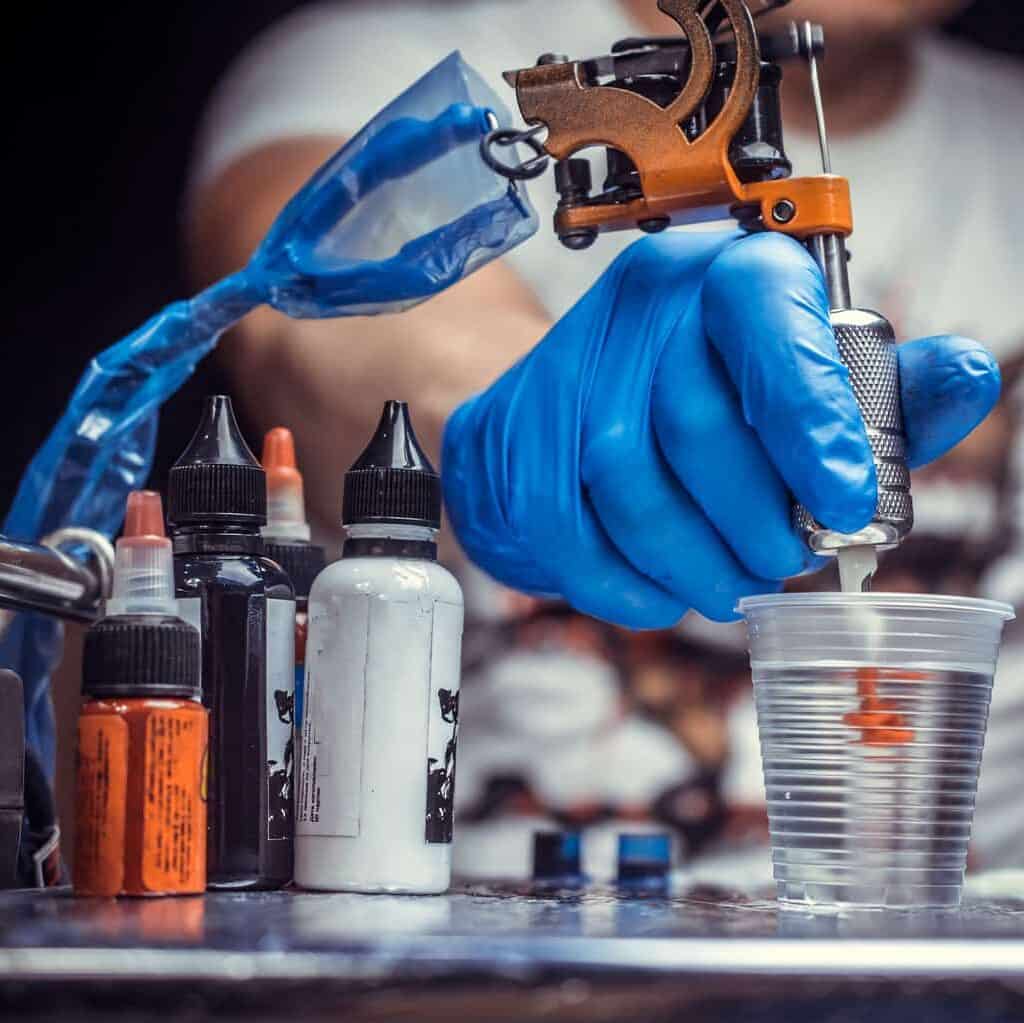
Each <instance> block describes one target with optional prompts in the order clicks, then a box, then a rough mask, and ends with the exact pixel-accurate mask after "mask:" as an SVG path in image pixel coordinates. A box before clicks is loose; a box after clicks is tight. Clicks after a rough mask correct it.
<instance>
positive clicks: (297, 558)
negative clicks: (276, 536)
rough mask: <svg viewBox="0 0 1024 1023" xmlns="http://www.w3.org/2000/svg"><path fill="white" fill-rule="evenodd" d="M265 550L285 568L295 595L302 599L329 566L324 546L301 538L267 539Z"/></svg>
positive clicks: (307, 594) (271, 558)
mask: <svg viewBox="0 0 1024 1023" xmlns="http://www.w3.org/2000/svg"><path fill="white" fill-rule="evenodd" d="M264 552H265V553H266V555H267V557H268V558H270V560H271V561H276V562H277V563H278V564H279V565H280V566H281V568H283V569H284V573H285V575H287V576H288V578H289V579H291V581H292V587H293V589H294V590H295V596H296V597H297V598H299V599H300V600H301V599H302V598H303V597H308V596H309V591H310V590H311V589H312V588H313V580H314V579H316V577H317V576H318V575H319V574H320V573H321V572H322V571H323V570H324V569H325V568H326V567H327V554H326V552H325V551H324V549H323V547H318V546H317V545H316V544H312V543H305V542H304V541H301V540H292V541H286V540H267V541H266V542H265V543H264Z"/></svg>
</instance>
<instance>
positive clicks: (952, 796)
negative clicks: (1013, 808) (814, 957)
mask: <svg viewBox="0 0 1024 1023" xmlns="http://www.w3.org/2000/svg"><path fill="white" fill-rule="evenodd" d="M740 611H741V612H742V613H743V614H744V615H745V616H746V619H747V629H748V634H749V640H750V657H751V666H752V669H753V676H754V693H755V698H756V702H757V717H758V729H759V731H760V736H761V754H762V759H763V764H764V778H765V787H766V790H767V799H768V818H769V823H770V826H771V843H772V863H773V867H774V874H775V881H776V884H777V887H778V895H779V900H780V903H781V904H782V906H784V907H786V908H797V909H800V910H803V911H808V910H810V911H824V912H834V911H837V910H842V909H845V908H850V909H865V908H871V909H887V908H899V909H918V908H920V909H925V908H927V909H939V908H956V907H957V906H959V904H960V895H961V891H962V888H963V879H964V871H965V869H966V866H967V847H968V843H969V841H970V837H971V825H972V822H973V818H974V801H975V796H976V794H977V789H978V774H979V770H980V767H981V754H982V747H983V745H984V741H985V728H986V725H987V722H988V711H989V703H990V699H991V694H992V678H993V675H994V674H995V668H996V660H997V658H998V654H999V644H1000V640H1001V637H1002V631H1003V626H1004V624H1005V623H1006V622H1008V621H1010V620H1011V619H1012V618H1013V617H1014V615H1013V609H1012V608H1010V607H1009V606H1007V605H1005V604H996V603H993V602H991V601H983V600H970V599H967V598H960V597H932V596H921V595H916V594H915V595H909V594H907V595H904V594H869V593H864V594H861V593H857V594H847V593H825V594H790V595H783V596H772V597H756V598H752V599H749V600H745V601H743V602H742V603H741V604H740Z"/></svg>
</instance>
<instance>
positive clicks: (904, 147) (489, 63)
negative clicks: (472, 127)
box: [193, 0, 1024, 862]
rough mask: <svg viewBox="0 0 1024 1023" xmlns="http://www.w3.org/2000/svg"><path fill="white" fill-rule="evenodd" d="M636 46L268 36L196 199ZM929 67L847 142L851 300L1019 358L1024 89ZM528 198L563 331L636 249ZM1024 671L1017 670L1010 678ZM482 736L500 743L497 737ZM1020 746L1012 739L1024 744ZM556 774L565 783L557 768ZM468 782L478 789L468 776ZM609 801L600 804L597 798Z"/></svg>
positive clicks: (806, 146) (560, 6) (330, 16)
mask: <svg viewBox="0 0 1024 1023" xmlns="http://www.w3.org/2000/svg"><path fill="white" fill-rule="evenodd" d="M638 33H639V34H648V33H645V32H644V30H643V28H642V27H641V26H639V25H637V24H635V23H633V22H632V21H631V20H630V19H629V18H628V17H627V15H626V14H625V12H624V10H623V9H622V8H621V7H620V6H619V5H618V4H617V3H615V2H614V0H462V2H456V0H452V2H444V3H441V2H438V0H393V2H383V3H376V4H370V3H343V4H342V3H339V4H322V5H319V6H315V7H310V8H306V9H304V10H303V11H301V12H299V13H298V14H295V15H293V16H292V17H290V18H288V19H286V20H284V21H282V22H280V23H279V24H278V25H276V26H275V27H273V28H272V29H270V30H269V31H268V32H267V33H265V34H264V35H263V36H262V37H261V38H259V39H258V40H257V41H256V42H255V43H254V44H253V45H252V46H251V47H250V49H249V50H248V52H247V53H245V54H244V55H243V56H242V58H241V59H240V60H239V62H238V63H237V64H236V66H235V67H234V68H233V69H232V70H231V72H230V73H229V75H228V76H227V77H226V79H225V80H224V82H223V83H222V85H221V87H220V89H219V91H218V93H217V95H216V96H215V98H214V101H213V104H212V106H211V108H210V111H209V114H208V116H207V119H206V122H205V125H204V128H203V131H202V135H201V138H200V143H199V147H198V151H197V156H196V162H195V166H194V171H193V188H195V187H196V186H197V185H199V184H201V183H203V182H205V181H208V180H210V179H211V178H212V177H214V176H216V174H217V173H218V172H220V171H222V170H223V169H225V168H226V167H227V166H228V165H229V164H230V163H232V162H233V161H234V160H236V159H238V158H239V157H241V156H242V155H244V154H245V153H246V152H249V151H251V150H254V149H256V148H258V147H261V146H263V145H265V144H267V143H270V142H274V141H279V140H281V139H283V138H287V137H296V136H309V135H321V136H330V137H339V138H340V137H347V136H351V135H353V134H354V133H355V132H356V131H358V130H359V128H361V127H362V125H363V124H364V123H365V122H366V121H367V120H369V119H370V118H371V117H372V116H373V115H374V114H375V113H376V112H377V111H378V110H380V109H381V108H382V107H384V106H385V105H386V104H387V103H388V102H389V101H390V100H391V99H392V98H393V97H394V96H396V95H397V94H398V93H399V92H401V91H402V90H404V89H405V88H406V87H407V86H408V85H409V84H410V83H411V82H413V81H414V80H415V79H417V78H418V77H419V76H420V75H421V74H423V73H424V72H426V71H427V70H429V69H430V68H431V67H432V66H433V65H434V64H436V63H437V61H438V60H440V59H441V58H442V57H443V56H444V55H446V54H447V53H449V52H450V51H452V50H454V49H459V50H461V51H462V54H463V56H464V57H465V58H466V60H468V61H469V62H470V63H471V64H472V65H473V66H474V67H475V68H476V69H477V70H478V71H479V72H480V73H481V74H482V75H483V76H484V78H485V79H486V80H488V81H489V82H490V83H491V84H492V85H493V86H494V88H495V89H496V90H498V91H499V93H500V92H504V93H505V94H506V95H507V99H508V103H509V106H510V107H514V96H513V94H512V92H511V90H509V89H507V87H506V86H505V85H504V83H503V81H502V79H501V72H502V71H505V70H508V69H512V68H520V67H527V66H530V65H532V64H533V63H534V62H535V60H536V58H537V56H538V54H539V52H541V51H542V50H550V51H560V52H565V53H568V54H570V55H572V56H573V57H587V56H595V55H598V54H602V53H606V52H608V50H609V48H610V46H611V44H612V43H613V42H614V41H616V40H617V39H620V38H623V37H626V36H629V35H636V34H638ZM915 60H916V75H915V81H914V87H913V93H912V95H911V97H910V100H909V102H908V103H907V104H906V105H905V106H904V107H903V109H902V111H901V112H900V113H899V114H898V115H897V116H896V117H895V118H894V119H892V120H890V121H888V122H887V123H886V124H884V125H883V126H881V127H879V128H878V129H876V130H873V131H871V132H869V133H865V134H861V135H858V136H855V137H848V138H835V139H833V163H834V166H835V169H836V170H837V172H838V173H842V174H844V175H846V176H847V177H849V178H850V179H851V181H852V184H853V195H854V210H855V216H856V233H855V234H854V237H853V239H852V241H851V249H852V252H853V255H854V260H853V264H852V268H851V269H852V274H853V283H854V294H855V301H856V302H857V304H859V305H862V306H867V307H871V308H877V309H881V310H883V311H884V312H885V313H886V315H888V316H889V317H890V318H891V319H892V320H893V321H894V323H895V325H896V327H897V332H898V333H899V334H900V335H901V336H903V337H919V336H927V335H930V334H935V333H942V332H950V331H952V332H959V333H962V334H965V335H967V336H971V337H976V338H978V339H979V340H982V341H984V342H985V343H987V344H988V345H989V346H990V347H991V348H992V349H993V350H994V351H995V352H996V353H997V354H998V355H999V356H1000V357H1002V358H1006V357H1008V356H1010V355H1013V354H1014V353H1015V352H1017V351H1018V350H1019V348H1020V347H1021V346H1022V345H1024V313H1022V312H1021V303H1020V301H1019V291H1020V289H1021V287H1022V284H1024V242H1022V240H1021V239H1024V204H1022V203H1020V202H1018V201H1015V196H1016V194H1017V191H1018V188H1017V184H1018V180H1017V179H1018V176H1019V174H1020V168H1021V167H1022V166H1024V128H1022V125H1021V118H1020V114H1021V111H1024V75H1022V74H1021V73H1020V71H1019V69H1018V68H1016V67H1013V66H1011V65H1008V64H1005V63H1003V62H1001V61H998V60H995V59H993V58H989V57H986V56H985V55H983V54H981V53H979V52H975V51H973V50H969V49H964V48H961V47H958V46H955V45H953V44H950V43H947V42H942V41H939V40H935V39H926V40H923V41H922V42H921V43H920V44H919V45H918V47H917V50H916V54H915ZM826 102H827V97H826ZM996 126H998V130H996ZM787 149H788V151H789V155H790V157H791V159H793V162H794V169H795V173H798V174H813V173H816V172H817V170H818V169H819V166H820V164H819V159H820V158H819V153H818V147H817V142H816V140H815V139H812V138H809V137H806V136H801V135H798V134H795V133H793V132H789V133H788V134H787ZM531 195H532V196H533V199H534V201H535V203H536V204H537V206H538V209H539V211H540V213H541V218H542V228H541V230H540V232H539V234H538V236H537V237H536V238H534V239H533V240H532V241H530V242H529V243H528V244H526V245H524V246H522V247H520V248H519V249H518V250H517V251H515V252H513V253H512V254H511V255H510V256H509V257H508V258H509V260H510V262H511V264H512V266H513V267H514V268H515V270H516V271H517V272H518V274H519V275H520V276H521V277H522V278H523V280H524V281H525V282H526V283H527V284H528V285H529V286H530V287H531V288H532V289H533V290H534V292H535V294H536V295H537V296H538V298H539V299H540V300H541V301H542V303H543V304H544V305H545V306H546V308H547V309H548V310H549V312H550V314H551V315H552V316H553V317H555V318H557V317H559V316H561V315H562V314H563V313H564V312H565V311H566V310H567V309H568V308H569V307H570V306H571V305H572V304H573V303H574V302H575V301H576V300H577V299H578V298H579V297H580V296H581V295H582V294H583V293H584V292H585V291H586V290H587V288H588V287H589V286H590V284H591V283H592V282H593V281H594V280H595V279H596V278H597V277H598V276H599V274H600V273H601V272H602V271H603V270H604V268H605V267H606V266H607V265H608V264H609V263H610V262H611V260H612V259H613V258H614V257H615V255H616V254H617V253H618V252H620V251H621V250H622V249H623V248H624V247H625V246H627V245H628V244H630V242H632V241H633V240H635V238H636V234H635V232H625V233H621V234H611V235H605V236H602V237H601V239H600V240H599V242H598V243H597V244H596V245H595V246H594V247H593V248H592V249H590V250H589V251H587V252H584V253H570V252H568V251H566V250H565V249H564V248H563V247H562V246H561V245H560V243H559V242H558V241H557V239H556V238H555V237H554V234H553V232H552V231H551V230H549V229H547V227H546V226H545V225H546V224H547V223H548V222H549V220H550V215H551V214H552V213H553V210H554V203H555V193H554V186H553V183H552V182H551V180H550V178H546V179H543V180H542V181H541V182H539V183H536V184H534V185H532V186H531ZM939 503H944V502H939ZM472 589H473V587H471V590H472ZM477 603H480V604H482V601H477ZM737 635H739V634H737ZM740 641H741V640H740ZM1020 649H1021V650H1022V651H1024V647H1021V648H1020ZM1021 662H1022V658H1021V657H1019V656H1015V657H1013V658H1012V659H1011V658H1008V659H1007V664H1008V665H1009V664H1012V665H1013V670H1012V671H1011V674H1014V675H1015V674H1016V669H1017V668H1018V667H1019V665H1020V664H1021ZM996 703H997V706H1000V705H1001V710H1000V713H999V714H997V715H994V717H995V718H1000V717H1005V716H1006V714H1007V713H1008V712H1010V713H1012V710H1013V708H1015V707H1018V706H1020V705H1024V678H1021V679H1020V680H1019V681H1018V679H1017V678H1016V677H1013V678H1006V679H1005V681H1004V682H1002V683H1001V684H1000V685H997V701H996ZM740 722H746V724H745V725H744V726H742V727H741V726H740ZM752 723H753V713H752V710H751V707H750V705H749V703H748V704H746V705H745V706H741V707H738V708H737V710H736V712H735V715H734V718H733V726H735V727H733V729H732V730H733V731H734V732H737V733H738V732H743V734H744V735H747V733H750V734H749V735H747V739H746V740H745V741H743V740H741V739H736V737H735V736H734V740H735V744H736V745H740V746H745V747H747V749H746V753H747V754H748V755H746V756H744V755H736V756H734V757H733V760H732V762H731V769H730V770H729V771H728V773H727V777H726V778H725V789H726V792H727V794H728V796H729V797H730V798H733V799H736V800H738V801H741V802H745V801H749V800H753V799H754V798H755V797H756V794H757V793H758V792H759V791H760V770H759V757H758V755H757V746H756V739H755V738H754V737H753V732H752ZM632 724H633V721H632V719H631V718H629V717H628V716H627V717H623V718H621V724H620V725H618V726H613V725H612V724H610V723H605V724H603V725H602V729H603V730H604V731H602V735H604V736H605V741H609V739H608V734H606V732H607V729H609V728H614V727H621V728H623V729H626V730H627V731H628V729H629V728H630V727H632ZM525 727H526V724H525V723H524V728H525ZM501 731H502V732H503V733H504V732H505V731H507V728H506V727H505V726H504V725H503V726H502V729H501ZM478 732H479V734H480V735H484V734H485V733H486V734H488V735H489V734H490V733H488V732H487V730H486V728H484V726H483V725H480V726H479V728H478ZM609 734H610V733H609ZM624 734H625V733H624ZM1008 738H1009V739H1011V740H1016V739H1017V736H1016V732H1014V734H1013V735H1012V736H1008ZM471 745H472V743H470V746H471ZM1016 745H1017V743H1015V741H1011V742H1009V743H1003V742H1000V741H997V737H993V738H992V739H990V746H991V752H992V756H991V757H990V758H989V759H988V760H987V770H986V778H987V779H988V785H987V786H985V785H983V787H982V799H981V802H982V806H981V808H980V809H979V819H978V822H977V823H978V827H977V828H976V833H977V834H978V837H979V839H981V843H980V844H981V846H982V852H983V854H984V853H986V852H988V851H989V850H992V851H993V855H991V857H990V859H989V862H1000V861H1003V862H1005V861H1006V848H1007V840H1008V836H1007V835H1006V834H1005V833H1004V831H1005V829H1003V830H1000V827H999V825H998V822H999V821H1000V820H1003V819H1006V820H1008V819H1009V817H1013V815H1014V812H1010V813H1009V814H1007V807H1006V799H1007V792H1008V790H1010V789H1014V791H1016V789H1019V786H1017V785H1016V781H1015V779H1016V778H1017V777H1018V765H1019V760H1018V755H1017V753H1016V752H1015V749H1016ZM655 747H657V744H656V743H655V744H653V745H652V744H651V743H650V742H649V741H646V742H645V744H644V748H645V749H654V748H655ZM526 748H529V744H528V743H527V744H526V746H524V749H526ZM471 752H472V751H471V749H470V747H469V746H467V750H466V754H467V755H466V757H465V758H464V757H460V772H461V771H464V770H465V771H467V772H468V771H470V770H471V769H472V768H473V764H472V763H471V761H472V760H473V759H474V758H473V757H471V756H470V755H469V754H470V753H471ZM634 754H635V756H634V759H638V758H639V753H637V752H636V751H635V750H634ZM737 754H741V751H740V750H737ZM484 759H486V758H484ZM655 761H656V758H654V759H652V764H653V763H655ZM657 763H661V761H657ZM480 767H481V770H483V765H482V763H481V765H480ZM550 767H551V772H553V774H554V775H557V774H558V771H559V770H560V768H559V767H558V763H557V762H555V763H553V764H552V765H550ZM537 770H541V771H543V770H546V768H545V767H544V765H538V766H537ZM654 773H655V774H657V771H655V772H654ZM658 777H659V778H660V775H659V776H658ZM465 782H466V786H465V791H467V792H468V791H470V790H471V788H472V785H471V779H470V777H468V776H467V777H466V778H465ZM652 784H653V783H652ZM659 784H660V782H659ZM540 787H541V788H542V789H543V788H544V785H543V784H542V785H540ZM610 795H611V794H610V793H604V792H595V793H593V796H594V798H595V799H598V798H599V797H601V796H608V797H609V798H610ZM1017 819H1019V818H1017ZM1013 858H1014V857H1012V856H1011V857H1010V859H1011V860H1012V859H1013Z"/></svg>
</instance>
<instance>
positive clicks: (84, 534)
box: [0, 527, 114, 632]
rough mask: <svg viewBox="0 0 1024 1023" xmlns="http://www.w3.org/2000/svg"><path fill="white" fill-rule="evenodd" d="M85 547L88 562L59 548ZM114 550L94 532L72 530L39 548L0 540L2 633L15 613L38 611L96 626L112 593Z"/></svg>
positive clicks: (49, 538)
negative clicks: (4, 609) (5, 609)
mask: <svg viewBox="0 0 1024 1023" xmlns="http://www.w3.org/2000/svg"><path fill="white" fill-rule="evenodd" d="M72 546H76V547H85V548H86V549H87V550H88V552H89V557H88V560H87V561H81V560H79V559H78V558H77V557H73V556H72V555H70V554H68V553H66V552H65V551H64V550H62V549H61V548H67V547H72ZM113 576H114V548H113V545H112V544H111V543H110V541H109V540H108V539H107V538H106V537H105V536H103V535H102V534H100V533H97V532H95V531H94V530H91V529H80V528H78V527H68V528H65V529H59V530H57V531H56V532H54V533H51V534H50V535H49V536H47V537H45V538H44V539H43V541H42V543H41V544H26V543H19V542H18V541H16V540H11V539H9V538H7V537H2V536H0V607H3V608H7V609H8V611H7V612H5V613H2V614H0V632H2V631H3V630H5V629H6V627H7V626H8V625H9V624H10V620H11V618H12V617H13V616H12V615H11V614H10V613H9V612H11V611H40V612H42V613H43V614H49V615H53V616H54V617H57V618H63V619H67V620H69V621H79V622H92V621H95V619H96V618H97V617H98V616H99V613H100V607H101V605H102V602H103V600H105V599H106V597H107V596H108V595H109V593H110V587H111V583H112V580H113Z"/></svg>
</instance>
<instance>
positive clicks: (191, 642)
mask: <svg viewBox="0 0 1024 1023" xmlns="http://www.w3.org/2000/svg"><path fill="white" fill-rule="evenodd" d="M82 689H83V690H84V691H85V692H86V693H87V694H88V695H90V696H96V697H133V696H153V697H174V698H178V699H186V700H198V699H199V698H200V695H201V691H200V685H199V631H198V629H196V628H194V627H193V626H191V625H189V624H188V622H185V621H183V620H182V619H181V618H175V617H173V616H172V615H118V616H115V617H112V618H104V619H103V620H102V621H100V622H97V624H96V625H94V626H93V627H92V628H91V629H89V630H88V632H86V634H85V650H84V653H83V656H82Z"/></svg>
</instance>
